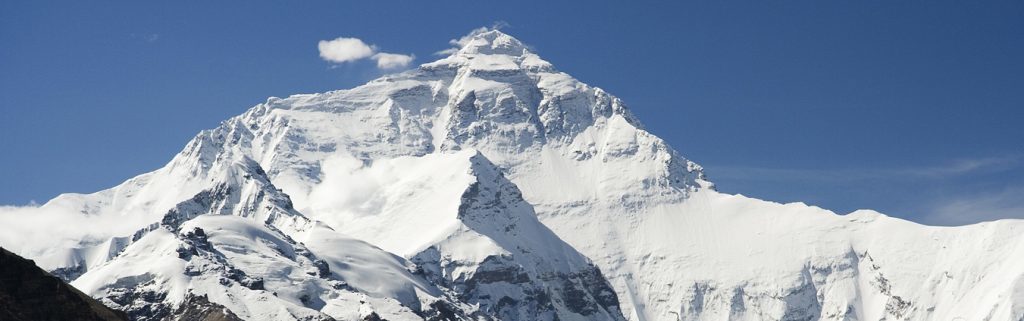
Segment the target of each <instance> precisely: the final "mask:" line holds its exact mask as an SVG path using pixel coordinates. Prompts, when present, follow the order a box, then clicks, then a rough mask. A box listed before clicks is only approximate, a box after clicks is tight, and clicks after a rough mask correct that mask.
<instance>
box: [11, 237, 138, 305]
mask: <svg viewBox="0 0 1024 321" xmlns="http://www.w3.org/2000/svg"><path fill="white" fill-rule="evenodd" d="M0 320H4V321H23V320H24V321H50V320H53V321H65V320H82V321H92V320H103V321H113V320H118V321H122V320H128V317H127V316H125V314H124V313H122V312H120V311H116V310H112V309H110V308H108V307H106V306H104V305H103V304H102V303H99V301H96V300H94V299H92V298H90V297H89V296H88V295H85V294H84V293H82V292H81V291H78V290H77V289H75V288H74V287H72V286H71V285H69V284H67V283H64V281H61V279H59V278H57V277H56V276H53V275H51V274H49V273H46V271H43V270H42V269H40V268H39V267H38V266H36V264H35V262H33V261H32V260H28V259H25V258H22V257H20V256H18V255H17V254H14V253H11V252H9V251H7V250H5V249H3V248H0Z"/></svg>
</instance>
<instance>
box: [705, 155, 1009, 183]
mask: <svg viewBox="0 0 1024 321" xmlns="http://www.w3.org/2000/svg"><path fill="white" fill-rule="evenodd" d="M1021 163H1022V157H1021V156H1009V157H989V158H976V159H960V160H955V161H952V162H949V163H947V164H944V165H936V166H925V167H907V168H840V169H801V168H763V167H747V166H708V174H709V176H710V177H711V178H712V179H714V178H716V177H717V178H724V179H737V180H747V181H750V180H755V181H810V182H832V183H844V182H857V181H865V180H908V179H945V178H951V177H956V176H963V175H967V174H977V173H992V172H999V171H1005V170H1009V169H1012V168H1015V167H1017V166H1019V165H1021Z"/></svg>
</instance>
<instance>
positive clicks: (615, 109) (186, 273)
mask: <svg viewBox="0 0 1024 321" xmlns="http://www.w3.org/2000/svg"><path fill="white" fill-rule="evenodd" d="M28 210H29V211H37V212H38V213H36V214H39V215H42V216H43V217H51V216H52V217H56V218H62V219H75V220H77V221H76V222H82V223H84V224H82V226H81V228H78V229H75V230H74V231H70V232H69V231H65V232H62V233H51V234H53V237H52V238H49V239H42V240H39V241H38V242H33V243H28V244H20V243H19V244H20V245H19V247H18V248H17V249H16V251H18V253H24V254H25V255H27V256H29V257H32V258H34V259H37V260H38V261H39V262H40V264H41V265H42V266H44V267H45V268H46V269H48V270H50V271H54V272H55V273H57V274H59V275H61V276H62V277H64V278H66V279H67V280H69V281H73V284H75V285H76V286H78V287H79V288H81V289H83V290H84V291H85V292H86V293H88V294H90V295H92V296H94V297H97V298H100V299H101V300H102V302H104V303H107V304H109V305H111V306H114V307H117V308H120V309H124V310H125V311H128V312H129V314H130V315H131V316H132V317H133V318H134V319H140V320H159V319H168V318H174V317H177V316H179V315H181V313H179V312H176V311H183V310H182V309H187V308H188V306H189V305H190V303H188V302H194V301H195V300H199V299H197V298H204V299H203V300H205V302H209V303H210V305H209V306H210V308H204V309H203V310H202V311H214V310H216V311H222V310H224V311H228V312H230V313H227V312H225V313H222V314H223V316H224V317H230V316H231V315H234V316H237V317H238V318H241V319H245V320H331V319H335V320H376V319H382V320H424V319H426V320H470V319H474V320H477V319H484V320H622V319H628V320H635V321H640V320H956V319H957V318H960V319H964V320H1021V319H1022V318H1024V299H1021V298H1024V277H1022V275H1024V259H1020V258H1024V234H1022V233H1020V231H1021V230H1022V229H1024V223H1022V222H1021V221H1012V220H1006V221H999V222H991V223H983V224H977V225H972V226H966V227H957V228H939V227H928V226H921V225H917V224H914V223H911V222H906V221H901V220H898V219H893V218H889V217H886V216H884V215H882V214H879V213H875V212H871V211H859V212H855V213H850V214H847V215H837V214H835V213H832V212H830V211H827V210H823V209H820V208H815V207H811V206H806V205H804V204H800V203H793V204H777V203H771V202H765V201H761V200H756V199H751V198H747V197H743V196H738V195H727V194H722V193H718V192H716V191H715V190H714V185H713V184H712V183H711V182H710V181H709V180H708V179H707V178H706V177H705V175H704V173H703V169H702V168H701V167H700V166H699V165H697V164H696V163H694V162H692V161H690V160H688V159H686V158H684V157H683V156H681V154H680V153H679V152H677V151H676V150H675V149H673V148H672V147H671V146H669V145H668V144H667V143H666V142H665V141H663V140H661V139H660V138H658V137H656V136H655V135H653V134H651V133H649V132H647V131H646V130H644V129H643V127H642V125H641V124H640V122H639V120H637V119H636V117H634V116H633V115H632V114H631V113H630V112H629V109H628V108H627V107H626V105H625V104H624V103H623V102H622V101H621V100H619V99H617V98H615V97H614V96H611V95H610V94H608V93H606V92H605V91H603V90H601V89H599V88H594V87H591V86H588V85H586V84H584V83H582V82H579V81H577V80H576V79H574V78H572V77H571V76H569V75H567V74H565V73H562V72H559V71H558V70H557V69H555V68H554V66H552V65H551V64H550V63H548V62H546V61H544V60H543V59H541V58H540V57H539V56H538V55H537V54H535V53H534V52H532V51H531V50H530V49H529V48H528V47H527V46H525V45H523V44H522V43H521V42H520V41H519V40H517V39H515V38H513V37H511V36H509V35H507V34H504V33H502V32H500V31H496V30H486V31H478V32H474V33H473V34H471V35H469V36H467V37H465V38H463V39H462V40H461V41H459V42H458V44H457V48H455V50H454V51H453V53H452V54H451V55H450V56H448V57H445V58H442V59H440V60H438V61H435V62H431V63H427V64H424V65H421V66H420V67H419V68H417V69H415V70H410V71H407V72H403V73H400V74H395V75H389V76H385V77H382V78H380V79H377V80H374V81H371V82H369V83H367V84H365V85H362V86H359V87H356V88H352V89H348V90H339V91H333V92H327V93H321V94H308V95H295V96H291V97H286V98H276V97H275V98H270V99H268V100H267V102H266V103H263V104H260V105H257V106H255V107H253V108H251V109H250V110H248V111H246V112H245V113H243V114H241V115H239V116H237V117H233V118H231V119H228V120H226V121H224V122H223V123H222V124H221V125H220V126H218V127H217V128H214V129H211V130H207V131H203V132H201V133H199V134H198V135H197V136H196V137H195V138H194V139H193V140H192V141H191V142H189V143H188V144H187V145H186V147H185V149H184V150H183V151H182V152H181V153H179V154H178V155H177V156H175V157H174V159H172V160H171V161H170V162H169V163H168V164H167V165H166V166H164V167H162V168H160V169H158V170H156V171H153V172H150V173H146V174H143V175H140V176H138V177H135V178H133V179H130V180H128V181H126V182H125V183H123V184H121V185H119V186H116V187H113V188H111V189H108V190H105V191H100V192H97V193H93V194H86V195H82V194H64V195H61V196H59V197H57V198H55V199H53V200H51V201H50V202H47V203H46V204H45V205H43V206H41V207H39V208H34V209H28ZM12 220H17V217H16V216H14V215H9V214H5V215H0V223H3V222H13V221H12ZM89 222H103V224H87V223H89ZM2 226H3V225H2V224H0V228H2ZM8 226H9V225H8ZM33 228H34V230H31V229H21V230H11V231H9V233H10V234H7V235H18V236H19V237H29V236H31V235H30V233H41V232H44V231H46V230H47V226H42V225H40V226H36V227H33ZM19 233H20V234H19ZM9 239H10V238H0V240H9ZM199 305H200V306H202V305H203V304H199ZM221 307H223V308H221ZM218 309H220V310H218ZM189 315H192V314H189Z"/></svg>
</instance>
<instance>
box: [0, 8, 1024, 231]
mask: <svg viewBox="0 0 1024 321" xmlns="http://www.w3.org/2000/svg"><path fill="white" fill-rule="evenodd" d="M498 21H501V22H506V23H507V24H508V26H507V27H504V28H503V30H505V31H506V32H508V33H510V34H512V35H514V36H516V37H518V38H519V39H520V40H522V41H524V42H526V43H528V44H530V45H531V46H533V47H534V48H535V49H536V51H537V52H539V53H540V54H541V56H542V57H544V58H545V59H547V60H548V61H551V62H552V63H553V64H555V66H556V67H557V68H559V69H560V70H563V71H565V72H568V73H570V74H572V75H574V76H576V77H577V78H579V79H580V80H582V81H584V82H586V83H589V84H592V85H595V86H599V87H602V88H604V89H605V90H607V91H609V92H611V93H613V94H615V95H617V96H619V97H620V98H622V99H624V100H625V101H626V103H627V104H628V105H629V106H630V107H631V108H632V109H633V111H634V112H635V113H636V114H637V115H638V116H639V117H640V119H641V120H642V121H643V122H644V123H645V125H646V126H647V127H648V129H649V130H650V131H652V132H653V133H655V134H656V135H659V136H661V137H662V138H664V139H666V140H667V141H668V142H669V143H670V144H672V145H673V146H674V147H676V148H677V149H678V150H680V151H681V152H682V153H683V154H684V155H686V156H687V157H689V158H691V159H693V160H695V161H697V162H699V163H701V164H703V165H704V166H705V167H706V169H707V172H708V174H709V175H710V177H711V178H712V180H713V181H715V182H716V183H717V184H718V186H719V189H720V190H722V191H725V192H730V193H743V194H745V195H750V196H755V197H759V198H765V199H769V200H774V201H780V202H790V201H804V202H807V203H810V204H814V205H818V206H822V207H825V208H829V209H833V210H836V211H837V212H839V213H846V212H849V211H851V210H854V209H858V208H872V209H877V210H880V211H883V212H885V213H887V214H890V215H893V216H900V217H905V218H909V219H913V220H916V221H921V222H927V223H934V224H960V223H970V222H976V221H980V220H988V219H995V218H1001V217H1024V2H1022V1H985V2H984V3H974V2H967V1H699V2H678V1H657V2H641V1H628V2H627V1H598V2H572V3H570V2H567V1H515V2H494V1H439V2H432V1H431V2H428V1H407V2H397V1H395V2H392V1H387V2H382V3H378V2H377V1H360V2H349V1H288V2H286V1H279V2H266V3H249V2H243V1H212V2H210V3H207V2H200V1H186V2H183V3H176V4H170V3H164V2H146V3H142V2H128V1H125V2H87V1H67V2H41V1H3V2H0V115H2V116H0V204H26V203H28V202H30V201H36V202H44V201H45V200H47V199H50V198H52V197H53V196H55V195H57V194H58V193H61V192H93V191H97V190H100V189H103V188H107V187H110V186H113V185H116V184H117V183H120V182H121V181H123V180H125V179H127V178H129V177H131V176H134V175H136V174H140V173H143V172H146V171H150V170H153V169H156V168H158V167H160V166H162V165H163V164H164V163H165V162H167V161H168V160H170V158H171V157H172V156H173V155H174V154H175V153H177V152H178V151H179V150H180V149H181V148H182V147H183V146H184V144H185V143H186V142H187V141H188V140H189V139H190V138H191V137H192V136H193V135H194V134H195V133H197V132H198V131H199V130H202V129H206V128H211V127H214V126H216V125H217V124H218V123H219V121H221V120H223V119H226V118H228V117H230V116H233V115H236V114H239V113H241V112H243V111H244V110H246V109H247V108H249V107H250V106H252V105H254V104H257V103H260V102H263V101H264V100H265V99H266V97H268V96H287V95H289V94H295V93H309V92H322V91H327V90H333V89H340V88H348V87H352V86H355V85H358V84H361V83H363V82H365V81H367V80H370V79H373V78H376V77H377V76H379V75H380V74H381V73H380V72H379V71H377V70H376V69H375V68H374V66H373V65H372V63H371V62H366V61H364V62H357V63H354V64H346V65H341V66H339V67H337V68H331V66H330V64H328V63H326V62H324V61H322V60H321V59H319V57H318V53H317V48H316V43H317V41H318V40H323V39H333V38H336V37H339V36H347V37H358V38H361V39H363V40H364V41H366V42H369V43H373V44H376V45H377V46H379V47H380V49H381V50H383V51H387V52H396V53H406V54H415V55H416V56H417V60H416V62H415V63H423V62H427V61H430V60H433V59H434V58H435V57H434V56H432V53H434V52H436V51H439V50H442V49H445V48H447V47H448V45H447V41H448V40H449V39H452V38H457V37H459V36H461V35H463V34H465V33H467V32H468V31H469V30H471V29H473V28H476V27H480V26H489V25H492V24H494V23H495V22H498ZM962 208H969V209H971V210H970V211H968V212H969V213H965V214H955V215H954V214H950V213H952V212H957V213H960V212H962V211H959V212H958V211H957V209H962Z"/></svg>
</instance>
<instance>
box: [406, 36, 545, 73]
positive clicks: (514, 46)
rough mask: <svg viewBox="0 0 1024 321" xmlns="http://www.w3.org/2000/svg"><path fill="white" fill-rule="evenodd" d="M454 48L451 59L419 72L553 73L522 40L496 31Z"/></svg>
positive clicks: (468, 38)
mask: <svg viewBox="0 0 1024 321" xmlns="http://www.w3.org/2000/svg"><path fill="white" fill-rule="evenodd" d="M452 44H453V45H455V46H456V48H452V49H450V50H448V52H450V53H451V54H450V55H449V56H447V57H445V58H442V59H440V60H438V61H435V62H431V63H427V64H424V65H422V66H420V68H421V69H424V70H435V69H453V68H455V69H458V68H463V69H470V70H477V71H500V70H505V71H513V70H525V71H532V72H553V71H554V67H553V66H552V65H551V63H549V62H547V61H545V60H544V59H541V58H540V56H538V55H537V54H536V53H534V52H533V51H531V50H530V48H529V47H528V46H526V45H525V44H523V42H521V41H519V39H516V38H515V37H512V36H510V35H508V34H506V33H504V32H501V31H499V30H497V29H478V30H474V31H473V32H471V33H470V34H468V35H466V36H464V37H462V38H460V39H459V40H453V41H452Z"/></svg>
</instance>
